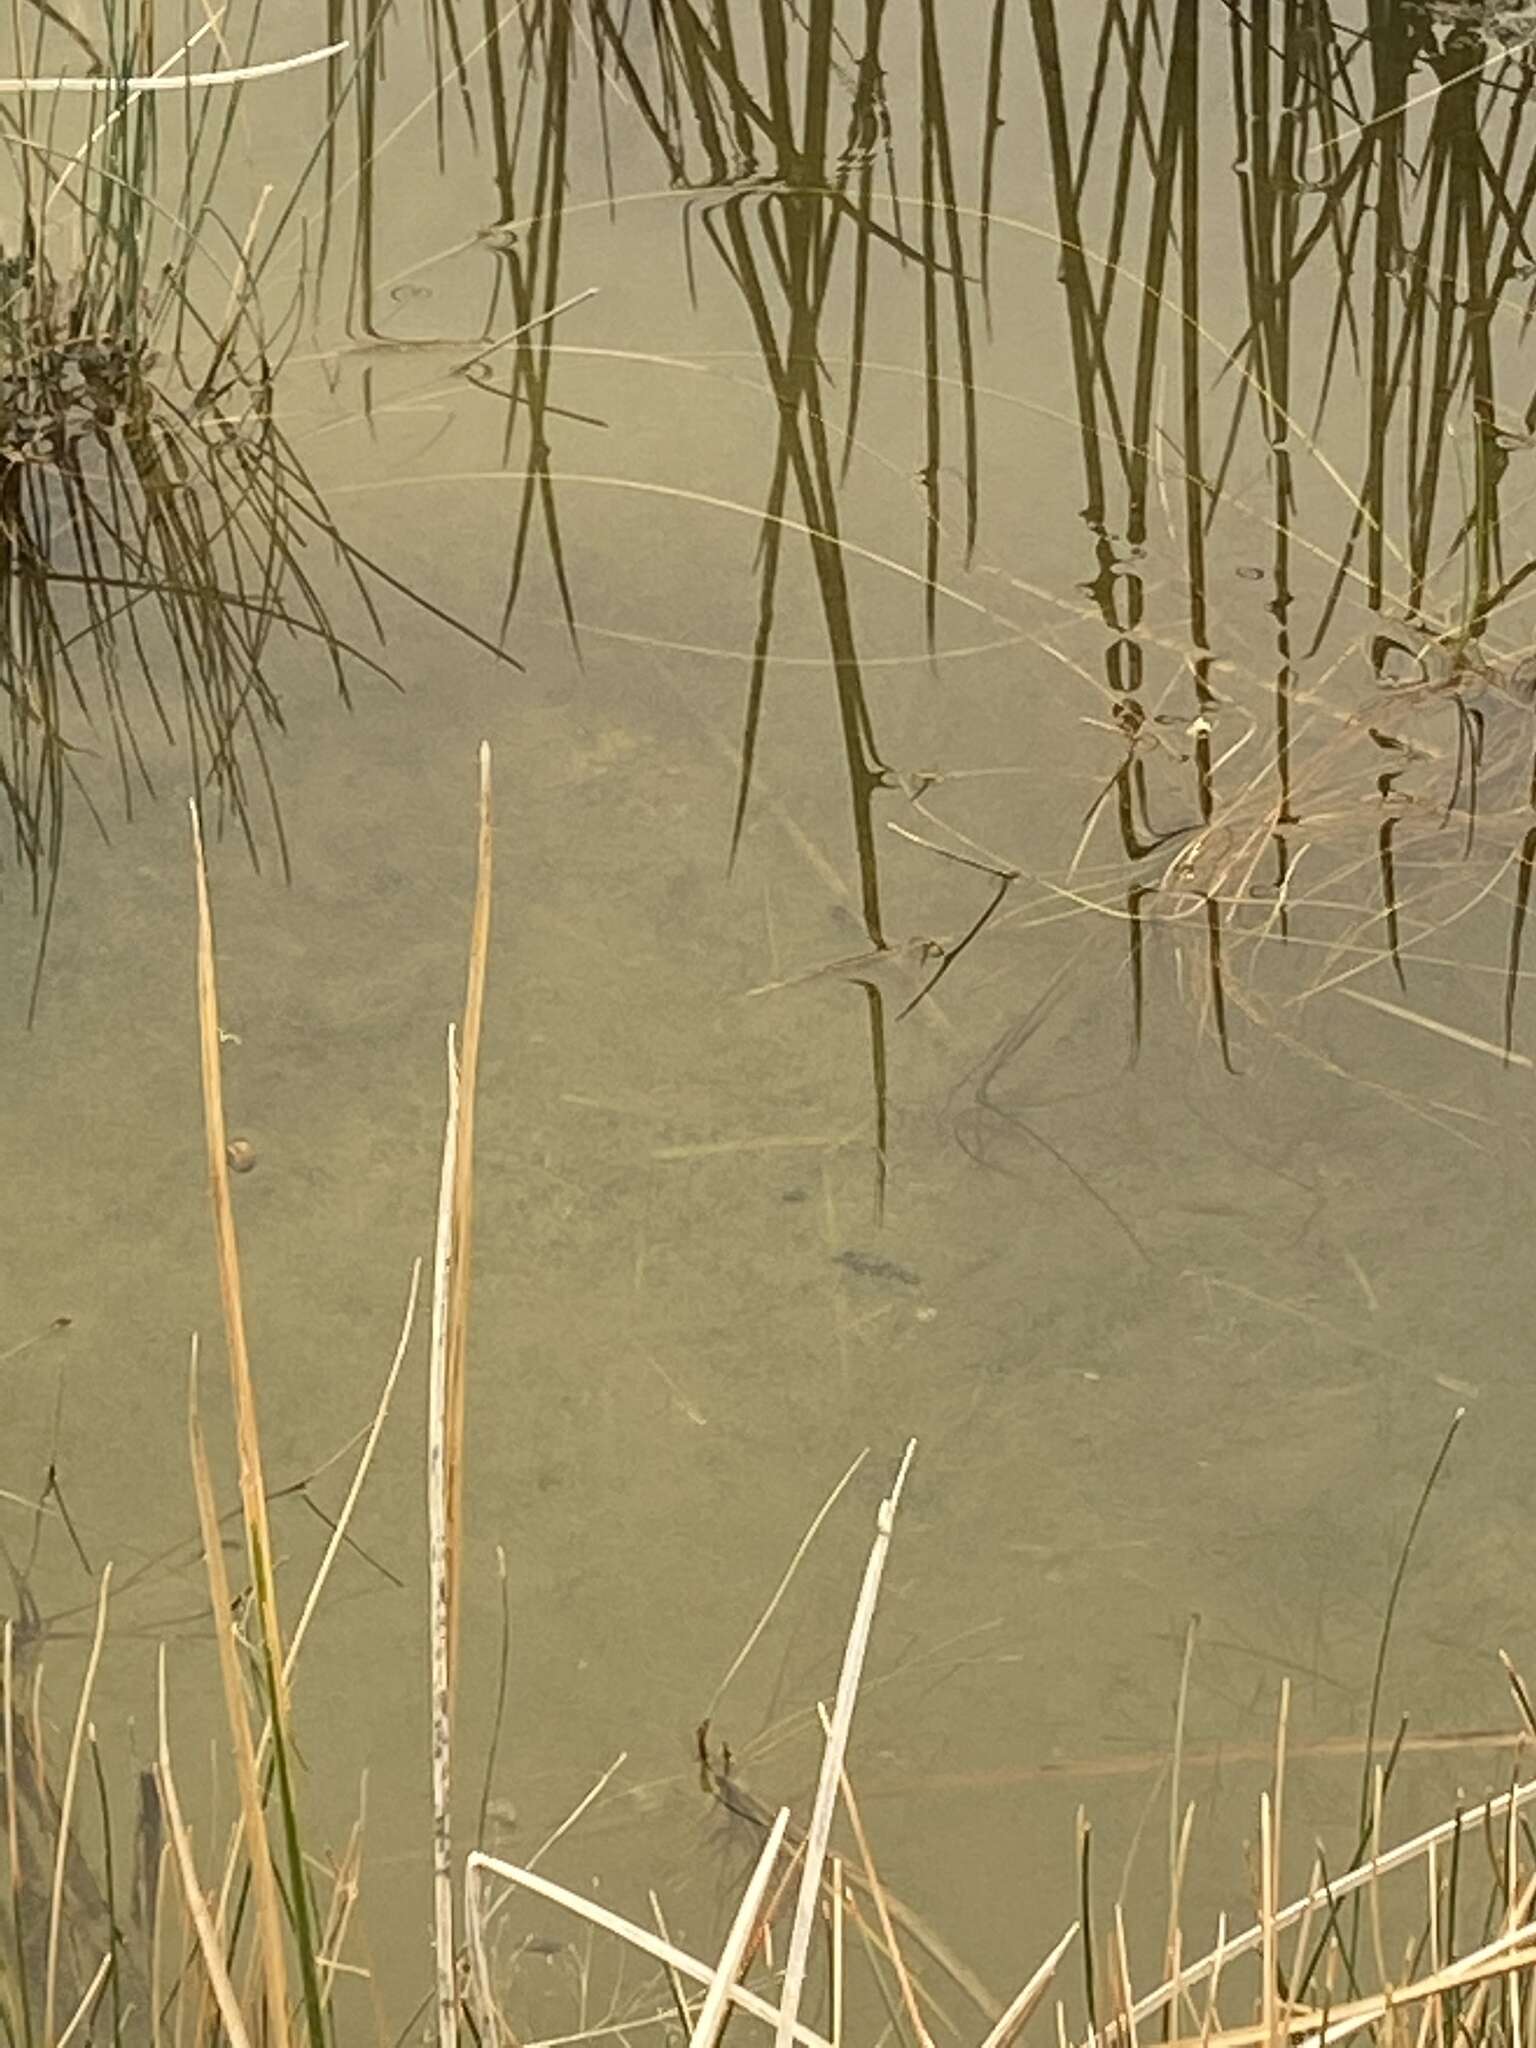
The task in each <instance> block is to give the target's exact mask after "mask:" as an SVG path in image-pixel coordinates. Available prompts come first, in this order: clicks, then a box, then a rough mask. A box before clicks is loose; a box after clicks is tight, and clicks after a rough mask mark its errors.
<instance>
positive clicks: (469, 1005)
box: [444, 741, 491, 1712]
mask: <svg viewBox="0 0 1536 2048" xmlns="http://www.w3.org/2000/svg"><path fill="white" fill-rule="evenodd" d="M490 943H491V750H490V747H489V745H488V744H487V743H486V742H485V741H482V742H481V744H480V833H479V844H478V851H477V867H476V875H475V908H474V917H473V921H472V923H471V926H470V937H469V977H468V984H467V986H466V988H465V992H464V1028H463V1043H462V1048H461V1052H460V1065H459V1110H458V1136H457V1142H456V1145H455V1148H454V1173H453V1235H452V1247H451V1254H450V1256H451V1261H452V1263H451V1268H450V1275H449V1297H448V1333H447V1334H448V1353H447V1384H446V1387H445V1390H444V1392H445V1400H446V1404H447V1423H448V1432H447V1445H446V1449H447V1459H448V1465H447V1488H448V1499H447V1522H448V1556H449V1559H450V1562H451V1563H452V1564H453V1567H454V1568H453V1569H452V1571H451V1574H450V1577H449V1581H448V1687H449V1695H448V1699H449V1711H450V1712H451V1711H452V1707H453V1689H454V1686H455V1683H456V1681H457V1677H458V1668H459V1572H458V1569H457V1563H456V1561H457V1560H458V1559H459V1558H461V1557H462V1556H463V1549H464V1543H463V1535H464V1389H465V1364H466V1357H467V1350H468V1341H469V1276H470V1240H471V1236H472V1226H473V1220H474V1219H473V1207H474V1168H475V1080H476V1076H477V1075H478V1073H479V1070H480V1027H481V1019H482V1017H483V1015H484V1011H485V970H486V961H487V958H488V956H489V953H490Z"/></svg>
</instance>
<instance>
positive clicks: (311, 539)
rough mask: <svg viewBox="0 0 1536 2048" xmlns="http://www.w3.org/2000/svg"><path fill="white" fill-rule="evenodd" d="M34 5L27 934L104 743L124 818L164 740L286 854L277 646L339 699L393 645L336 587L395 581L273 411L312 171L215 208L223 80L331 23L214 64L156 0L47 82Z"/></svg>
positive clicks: (4, 306) (22, 732)
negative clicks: (363, 637) (242, 210)
mask: <svg viewBox="0 0 1536 2048" xmlns="http://www.w3.org/2000/svg"><path fill="white" fill-rule="evenodd" d="M260 13H261V10H260V8H259V6H258V7H257V8H255V9H254V10H253V11H252V13H251V14H250V17H249V21H248V25H247V27H246V29H245V31H244V33H245V34H246V35H247V38H248V39H249V38H253V37H254V34H255V29H256V25H257V22H258V21H259V19H260ZM53 18H54V11H53V10H52V9H48V8H45V9H43V10H42V12H41V13H39V14H38V15H37V17H36V20H37V23H38V30H37V34H36V36H35V38H34V40H33V43H32V47H31V50H30V53H29V55H30V68H29V74H28V76H29V80H30V84H31V89H30V90H26V91H23V92H22V93H20V94H19V95H18V96H16V97H15V98H14V99H13V100H12V101H9V102H7V103H6V104H7V106H8V107H9V106H14V108H15V112H14V113H9V112H8V113H7V116H6V118H5V120H4V122H3V124H0V179H3V182H4V189H5V192H6V197H7V201H8V204H7V208H6V218H7V220H8V222H9V223H10V225H9V226H8V227H7V228H6V229H5V230H4V231H3V234H0V705H3V706H4V709H5V714H6V715H5V718H4V721H3V723H0V806H3V807H4V809H5V810H7V811H8V812H9V817H10V825H11V831H10V834H9V839H10V850H11V859H10V861H9V862H7V861H6V859H5V856H4V853H3V852H0V878H3V876H4V872H5V868H6V866H7V865H9V866H10V867H12V868H13V870H14V871H15V872H16V873H17V875H18V876H19V877H20V878H21V879H22V880H23V883H24V885H25V886H26V887H27V888H28V889H29V890H30V893H31V896H32V900H33V903H34V906H35V907H36V908H38V909H39V910H40V911H42V913H43V915H44V922H43V938H44V941H45V942H46V935H47V914H48V912H49V911H50V910H51V907H52V904H53V900H54V892H55V889H56V886H57V880H58V875H59V865H60V860H61V857H62V852H63V846H64V839H65V829H66V822H67V820H68V818H69V817H70V815H71V814H72V812H73V810H74V809H75V808H76V807H81V808H83V809H84V810H85V811H86V813H87V814H88V815H89V816H90V817H91V818H92V819H93V820H94V821H95V823H96V824H97V826H98V827H99V828H100V829H102V830H103V831H104V830H105V820H104V808H103V804H102V801H101V798H102V791H101V789H100V786H99V767H98V764H99V763H100V762H101V761H102V760H105V761H106V762H108V763H109V764H110V768H111V771H112V774H113V776H114V778H115V780H116V782H117V785H118V788H119V791H120V795H121V801H122V804H123V806H124V808H125V810H126V811H127V813H128V814H129V815H130V816H131V814H132V811H133V809H134V806H135V804H136V803H137V802H138V801H140V800H141V799H143V798H147V797H152V796H153V795H154V794H155V793H156V787H157V780H158V777H159V774H160V773H161V772H163V771H161V770H160V769H159V767H158V766H157V760H158V757H160V756H163V755H164V753H165V751H166V749H167V748H168V747H175V748H177V749H179V750H182V759H181V762H180V765H179V767H178V771H177V773H178V783H179V786H181V787H184V788H185V787H190V788H191V789H192V790H194V791H195V792H196V793H197V795H198V799H199V802H200V803H202V804H203V805H205V806H206V807H207V809H208V814H209V819H210V823H211V825H213V826H214V827H215V828H218V829H223V828H225V827H233V829H235V830H236V831H237V832H238V833H239V834H240V835H241V836H242V837H243V838H244V840H245V842H246V844H247V846H248V848H249V851H250V854H251V857H252V859H253V860H256V861H259V859H260V857H261V852H262V847H263V845H264V843H268V841H269V836H270V843H271V844H272V845H273V846H274V847H275V851H276V854H277V857H278V859H279V861H280V862H281V864H282V866H283V868H284V870H285V871H286V869H287V865H288V851H287V847H286V843H285V840H284V835H283V829H282V820H281V814H280V811H279V808H278V802H277V793H276V784H275V779H274V775H273V771H272V764H271V761H270V758H269V752H268V749H269V746H270V743H271V740H272V738H273V736H274V735H275V734H277V733H279V732H280V731H281V730H282V728H283V724H284V715H283V692H282V689H281V687H280V684H279V680H278V674H279V663H282V664H288V665H291V664H293V663H294V661H295V660H296V659H301V658H302V651H303V650H304V649H305V648H308V649H309V650H311V651H312V652H313V653H314V654H316V655H317V656H318V658H319V661H320V663H321V665H322V668H323V669H324V670H325V671H327V672H328V673H329V675H330V677H331V679H332V681H333V683H334V685H335V687H336V689H337V691H338V692H339V693H340V695H341V697H342V699H343V701H350V692H351V688H352V684H353V681H354V680H355V678H356V677H357V675H358V674H368V673H371V674H373V675H376V676H380V677H386V676H387V669H386V668H385V667H384V666H383V665H382V662H381V659H380V658H379V657H377V656H376V655H374V654H372V653H369V652H368V651H366V649H365V648H363V647H362V646H360V645H359V644H358V643H357V641H356V639H355V638H351V637H349V636H348V633H347V631H346V630H344V629H343V627H342V626H341V625H340V624H339V623H338V605H339V603H340V600H341V599H342V598H344V597H347V596H348V595H349V594H350V598H351V600H353V601H354V602H355V604H356V605H357V606H359V607H360V609H361V616H362V618H363V619H364V621H365V628H366V630H367V631H368V632H369V633H370V634H377V635H378V637H379V639H380V640H382V624H381V620H380V617H379V614H378V611H377V609H376V606H375V593H376V592H377V591H378V590H379V589H380V588H381V587H383V586H388V587H392V588H394V589H396V590H402V589H403V586H402V585H400V584H399V583H398V582H396V579H394V578H393V577H391V576H390V575H389V573H388V572H387V571H386V570H385V569H383V568H382V567H381V566H380V565H379V564H377V563H375V562H372V561H371V560H369V559H367V558H366V557H365V556H363V555H362V554H361V553H360V552H359V551H358V550H356V549H355V548H354V547H353V546H352V545H351V544H350V543H349V542H348V541H347V539H346V538H345V536H344V535H343V534H342V533H341V532H340V530H339V529H338V527H337V525H336V524H335V522H334V520H333V519H332V517H331V515H330V513H329V511H328V510H327V508H326V505H325V503H324V501H323V499H322V497H321V495H320V493H319V491H318V489H317V488H316V486H315V484H314V482H313V480H312V478H311V476H310V474H309V472H308V470H307V468H306V465H305V462H304V459H303V456H302V454H301V452H300V450H299V449H298V448H297V447H296V445H295V443H294V441H293V440H292V439H291V438H290V437H289V435H288V434H287V432H286V431H285V429H284V427H283V424H282V419H281V408H280V405H279V401H278V382H279V374H280V369H281V364H282V360H283V352H284V349H285V348H286V347H287V345H288V344H289V343H290V342H291V339H292V335H293V333H294V332H295V331H296V330H297V326H298V323H299V322H300V321H301V320H302V318H303V317H304V309H305V303H306V291H307V289H308V286H309V283H310V282H311V280H310V278H309V275H308V272H307V270H306V266H305V263H304V261H303V250H302V248H301V249H300V251H299V265H298V273H299V275H298V284H297V290H296V294H295V295H294V296H293V297H292V298H291V299H290V301H289V302H288V303H287V304H286V305H285V307H284V310H283V317H282V318H281V320H280V321H279V322H278V324H277V328H276V329H274V328H273V327H272V326H271V325H270V324H269V322H268V320H267V317H266V313H265V310H264V307H263V304H262V299H261V296H260V293H259V291H258V285H259V282H260V278H261V274H262V270H263V267H264V264H265V262H266V260H267V259H268V258H269V257H270V255H271V253H272V249H273V248H274V247H276V246H277V244H276V235H277V233H279V232H280V231H281V228H282V224H283V222H284V221H286V220H287V219H288V218H289V216H290V214H291V212H292V209H293V206H294V203H295V201H296V199H297V196H298V192H299V190H300V189H301V188H302V185H303V182H304V176H305V175H307V173H305V172H301V174H300V176H299V178H298V180H297V182H296V184H295V187H294V190H293V192H291V193H290V194H288V195H287V196H286V198H285V200H284V202H283V203H282V204H281V205H280V206H278V207H276V208H274V209H273V210H274V211H275V212H277V213H278V214H279V215H280V219H279V221H278V224H277V228H276V229H274V230H272V231H271V232H270V233H269V234H268V239H267V243H266V245H265V247H264V248H259V247H258V244H259V241H260V237H261V234H262V232H263V229H264V227H265V225H266V224H265V219H264V217H265V214H266V212H267V210H268V199H269V198H270V191H268V192H267V193H264V194H263V195H262V196H261V197H259V198H258V200H257V203H256V206H255V210H254V212H253V214H252V217H251V218H250V220H249V221H248V222H245V223H239V222H235V221H231V220H229V219H228V218H226V215H225V212H224V210H223V209H224V193H225V188H226V184H227V177H228V166H229V161H230V143H231V138H232V134H233V128H234V122H235V119H236V114H237V110H238V108H239V105H240V102H241V95H242V93H243V92H244V91H246V90H247V89H250V90H254V91H257V92H262V91H270V90H273V89H274V87H273V85H272V83H271V82H270V81H271V80H272V79H274V78H279V79H282V78H284V77H285V75H286V74H287V73H288V72H290V71H292V70H294V69H296V68H298V67H300V66H303V67H305V68H307V67H308V66H309V65H310V64H311V63H312V62H313V61H315V60H316V59H318V58H327V59H329V61H330V68H334V65H335V63H336V62H337V61H338V59H339V55H340V53H341V51H342V50H344V48H345V45H344V44H342V43H340V42H336V43H334V44H332V45H330V46H328V47H326V48H323V49H320V50H315V51H300V52H295V53H294V55H293V56H292V57H291V58H289V59H279V60H275V61H273V62H270V63H267V64H261V65H242V64H240V63H239V62H238V61H235V59H237V58H238V56H239V54H240V53H239V52H238V51H236V52H234V53H231V52H230V51H229V50H228V47H227V44H226V45H224V46H223V59H224V61H222V62H220V63H218V64H215V65H214V66H213V67H212V70H211V71H210V70H207V69H204V68H202V67H203V66H204V64H205V62H206V57H207V50H208V48H209V47H213V46H209V45H207V44H206V43H205V38H206V36H207V35H208V33H209V27H210V25H207V24H205V25H204V27H203V28H201V29H199V30H197V31H196V32H195V33H193V34H192V35H191V36H190V37H189V38H188V39H187V41H186V42H185V43H184V44H182V45H181V46H180V47H179V48H177V49H176V50H174V51H172V52H169V53H167V52H165V51H163V50H160V49H157V46H156V36H155V27H154V16H153V12H152V10H149V9H131V10H127V9H125V10H121V11H118V10H115V9H108V10H107V14H106V24H107V29H108V40H107V47H106V49H105V52H104V53H103V54H99V55H97V54H96V53H95V52H94V46H92V45H91V44H90V42H89V39H88V38H86V39H84V40H85V42H86V47H87V49H88V50H91V52H92V54H93V55H94V56H96V62H95V66H94V74H87V75H86V76H85V77H83V78H82V77H81V76H80V75H79V59H78V55H74V53H73V52H72V53H71V54H72V55H74V62H73V65H72V67H71V73H70V75H69V76H68V77H67V78H65V79H63V80H60V79H57V78H53V77H52V76H51V75H50V59H52V58H53V57H54V56H55V55H56V44H55V41H54V40H50V39H48V38H46V37H45V35H44V33H43V24H44V23H45V22H51V21H52V20H53ZM76 33H77V35H78V33H79V32H76ZM225 34H226V36H232V35H233V34H234V28H233V25H232V24H229V23H226V24H225ZM230 79H233V80H234V81H235V83H233V84H228V83H224V82H223V81H226V80H230ZM247 79H249V80H250V81H251V83H250V85H249V87H248V86H247V84H246V83H245V81H246V80H247ZM66 84H79V85H82V86H94V88H95V89H94V90H90V91H82V92H80V93H71V92H66V91H65V90H64V87H65V85H66ZM172 86H176V87H179V88H180V89H179V90H174V91H172V90H166V89H164V88H167V87H172ZM276 89H283V87H282V86H281V85H279V86H278V87H277V88H276ZM317 558H318V559H317ZM405 594H406V595H408V596H411V595H413V594H412V593H409V592H405ZM416 601H417V602H420V603H423V604H424V605H425V607H426V609H428V610H429V611H430V610H433V609H434V608H433V607H432V606H431V604H430V602H429V601H427V600H425V599H417V600H416ZM439 616H440V615H439ZM450 623H451V622H450ZM483 644H485V643H483ZM492 651H494V652H497V653H498V654H499V653H500V650H499V649H493V650H492ZM502 658H503V659H507V658H508V657H505V656H502ZM39 957H40V961H41V949H40V956H39ZM34 1000H35V988H34Z"/></svg>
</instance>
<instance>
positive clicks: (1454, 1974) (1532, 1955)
mask: <svg viewBox="0 0 1536 2048" xmlns="http://www.w3.org/2000/svg"><path fill="white" fill-rule="evenodd" d="M1533 1936H1536V1927H1533V1926H1530V1925H1527V1926H1524V1927H1521V1928H1518V1929H1516V1930H1515V1931H1514V1933H1513V1934H1502V1935H1500V1936H1499V1938H1498V1940H1497V1941H1494V1942H1490V1943H1489V1944H1488V1945H1487V1947H1486V1948H1481V1949H1478V1950H1477V1951H1476V1952H1475V1953H1474V1954H1472V1955H1468V1956H1463V1957H1462V1959H1461V1960H1460V1962H1456V1963H1451V1964H1449V1965H1447V1967H1446V1968H1444V1969H1441V1970H1436V1971H1434V1972H1433V1973H1432V1974H1431V1975H1429V1976H1426V1977H1419V1978H1417V1979H1415V1981H1414V1982H1413V1983H1411V1984H1403V1985H1398V1986H1395V1987H1392V1988H1389V1989H1388V1990H1385V1991H1377V1992H1373V1993H1372V1994H1371V1996H1370V1997H1368V1998H1356V1999H1352V2000H1351V2001H1350V2002H1349V2003H1348V2004H1347V2005H1336V2006H1333V2007H1331V2008H1330V2009H1329V2011H1328V2012H1327V2013H1326V2014H1325V2013H1322V2012H1320V2011H1317V2010H1315V2009H1312V2008H1297V2009H1295V2010H1293V2011H1291V2012H1290V2013H1288V2014H1287V2015H1286V2016H1285V2018H1284V2020H1283V2022H1282V2024H1281V2028H1280V2035H1279V2038H1280V2039H1281V2040H1282V2041H1284V2040H1287V2039H1288V2040H1289V2042H1290V2043H1291V2044H1292V2048H1335V2044H1336V2043H1338V2042H1340V2041H1347V2040H1348V2039H1349V2037H1350V2036H1351V2035H1352V2034H1358V2033H1360V2032H1362V2031H1363V2030H1364V2029H1365V2028H1366V2027H1370V2026H1374V2025H1375V2024H1376V2023H1377V2021H1378V2020H1383V2019H1385V2018H1386V2017H1387V2016H1388V2015H1389V2014H1391V2013H1397V2012H1401V2011H1402V2010H1403V2008H1404V2007H1406V2006H1410V2005H1420V2004H1422V2003H1423V2001H1424V2000H1425V1999H1428V1998H1439V1997H1440V1996H1442V1994H1444V1993H1445V1992H1448V1991H1462V1990H1467V1989H1469V1988H1471V1987H1472V1986H1474V1985H1478V1984H1483V1983H1486V1982H1488V1981H1489V1980H1491V1979H1493V1978H1498V1977H1506V1976H1512V1975H1513V1974H1514V1973H1515V1972H1516V1971H1519V1970H1529V1969H1531V1968H1532V1967H1536V1940H1533V1939H1532V1937H1533ZM1267 2039H1268V2035H1267V2032H1266V2028H1265V2023H1264V2021H1263V2020H1260V2021H1258V2022H1257V2023H1256V2024H1254V2025H1252V2026H1246V2027H1221V2028H1217V2029H1215V2030H1214V2031H1212V2032H1211V2033H1210V2034H1209V2035H1204V2036H1202V2035H1195V2036H1190V2037H1187V2038H1185V2039H1182V2040H1176V2041H1172V2042H1170V2043H1169V2044H1168V2048H1263V2044H1264V2042H1265V2041H1266V2040H1267Z"/></svg>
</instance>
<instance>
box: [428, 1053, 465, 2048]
mask: <svg viewBox="0 0 1536 2048" xmlns="http://www.w3.org/2000/svg"><path fill="white" fill-rule="evenodd" d="M454 1037H455V1034H454V1030H453V1026H452V1025H450V1026H449V1027H448V1110H447V1117H446V1120H445V1124H444V1129H443V1163H442V1174H441V1179H440V1182H439V1187H438V1204H437V1240H436V1245H435V1248H434V1252H433V1260H432V1350H431V1372H430V1382H429V1384H430V1393H429V1397H428V1407H427V1541H428V1547H429V1570H430V1575H431V1593H430V1599H431V1638H432V1641H431V1661H432V1921H433V1948H434V1955H435V1962H436V1972H435V1976H436V1983H435V1998H436V2006H437V2040H438V2048H455V2044H456V2042H457V2040H458V1995H457V1983H456V1977H455V1970H454V1940H453V1825H452V1790H453V1693H452V1676H451V1673H450V1670H449V1651H448V1628H449V1612H450V1600H451V1595H450V1581H451V1578H452V1574H453V1565H452V1560H451V1558H450V1554H449V1547H448V1546H449V1481H448V1447H447V1433H448V1424H449V1413H448V1350H449V1342H448V1317H449V1290H450V1286H451V1268H452V1256H453V1252H452V1244H453V1191H454V1169H455V1164H456V1161H457V1157H458V1135H459V1063H458V1060H457V1058H456V1056H455V1050H454Z"/></svg>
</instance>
